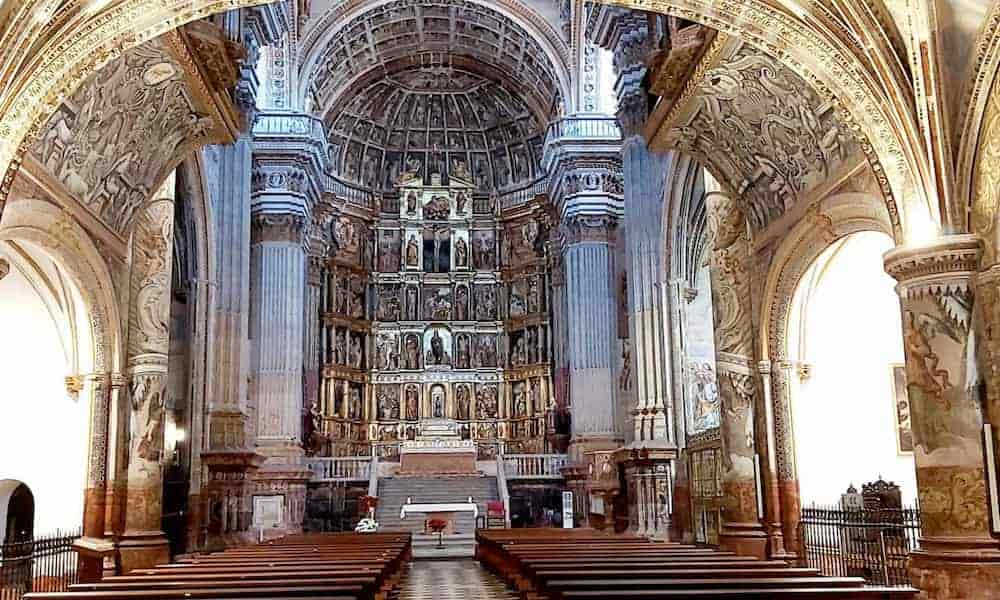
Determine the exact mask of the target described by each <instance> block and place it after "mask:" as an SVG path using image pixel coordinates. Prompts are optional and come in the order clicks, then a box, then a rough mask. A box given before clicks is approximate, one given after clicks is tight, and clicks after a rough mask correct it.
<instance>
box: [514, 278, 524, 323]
mask: <svg viewBox="0 0 1000 600" xmlns="http://www.w3.org/2000/svg"><path fill="white" fill-rule="evenodd" d="M527 304H528V302H527V299H526V298H525V293H524V281H522V280H519V281H515V282H514V283H512V284H510V316H511V317H512V318H513V317H523V316H524V315H526V314H527V313H528V306H527Z"/></svg>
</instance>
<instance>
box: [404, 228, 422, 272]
mask: <svg viewBox="0 0 1000 600" xmlns="http://www.w3.org/2000/svg"><path fill="white" fill-rule="evenodd" d="M406 266H407V267H414V268H416V267H419V266H420V241H419V240H418V239H417V236H416V235H415V234H412V235H410V239H409V241H407V242H406Z"/></svg>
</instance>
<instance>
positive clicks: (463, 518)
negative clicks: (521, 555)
mask: <svg viewBox="0 0 1000 600" xmlns="http://www.w3.org/2000/svg"><path fill="white" fill-rule="evenodd" d="M469 496H472V499H473V502H475V503H476V505H478V507H479V514H480V515H485V514H486V503H487V502H491V501H496V500H499V498H500V494H499V492H498V491H497V481H496V478H494V477H488V476H482V475H464V476H448V475H440V476H420V477H416V476H413V477H411V476H406V477H389V478H384V479H381V480H379V487H378V509H377V510H376V513H375V520H377V521H378V524H379V530H380V531H409V532H411V533H413V556H414V558H463V557H471V556H474V555H475V547H476V542H475V535H476V520H475V518H474V517H473V516H472V513H457V514H456V515H455V533H454V534H452V535H445V536H444V537H443V540H442V542H443V546H444V547H443V548H438V547H437V546H438V537H437V536H436V535H429V534H424V533H423V531H424V520H423V518H421V517H420V516H419V515H414V516H407V518H406V519H405V520H404V519H400V518H399V511H400V510H401V509H402V507H403V504H405V503H406V499H407V498H410V500H411V501H412V503H413V504H461V503H465V502H466V501H467V500H468V498H469Z"/></svg>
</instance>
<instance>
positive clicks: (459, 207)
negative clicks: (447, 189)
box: [455, 192, 469, 215]
mask: <svg viewBox="0 0 1000 600" xmlns="http://www.w3.org/2000/svg"><path fill="white" fill-rule="evenodd" d="M468 204H469V196H468V194H466V193H465V192H459V193H458V196H456V197H455V213H456V214H459V215H464V214H465V207H466V206H468Z"/></svg>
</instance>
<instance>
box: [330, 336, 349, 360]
mask: <svg viewBox="0 0 1000 600" xmlns="http://www.w3.org/2000/svg"><path fill="white" fill-rule="evenodd" d="M334 337H335V338H336V339H335V340H334V345H333V362H335V363H336V364H338V365H346V364H347V332H343V335H341V333H340V332H338V333H335V334H334Z"/></svg>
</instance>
